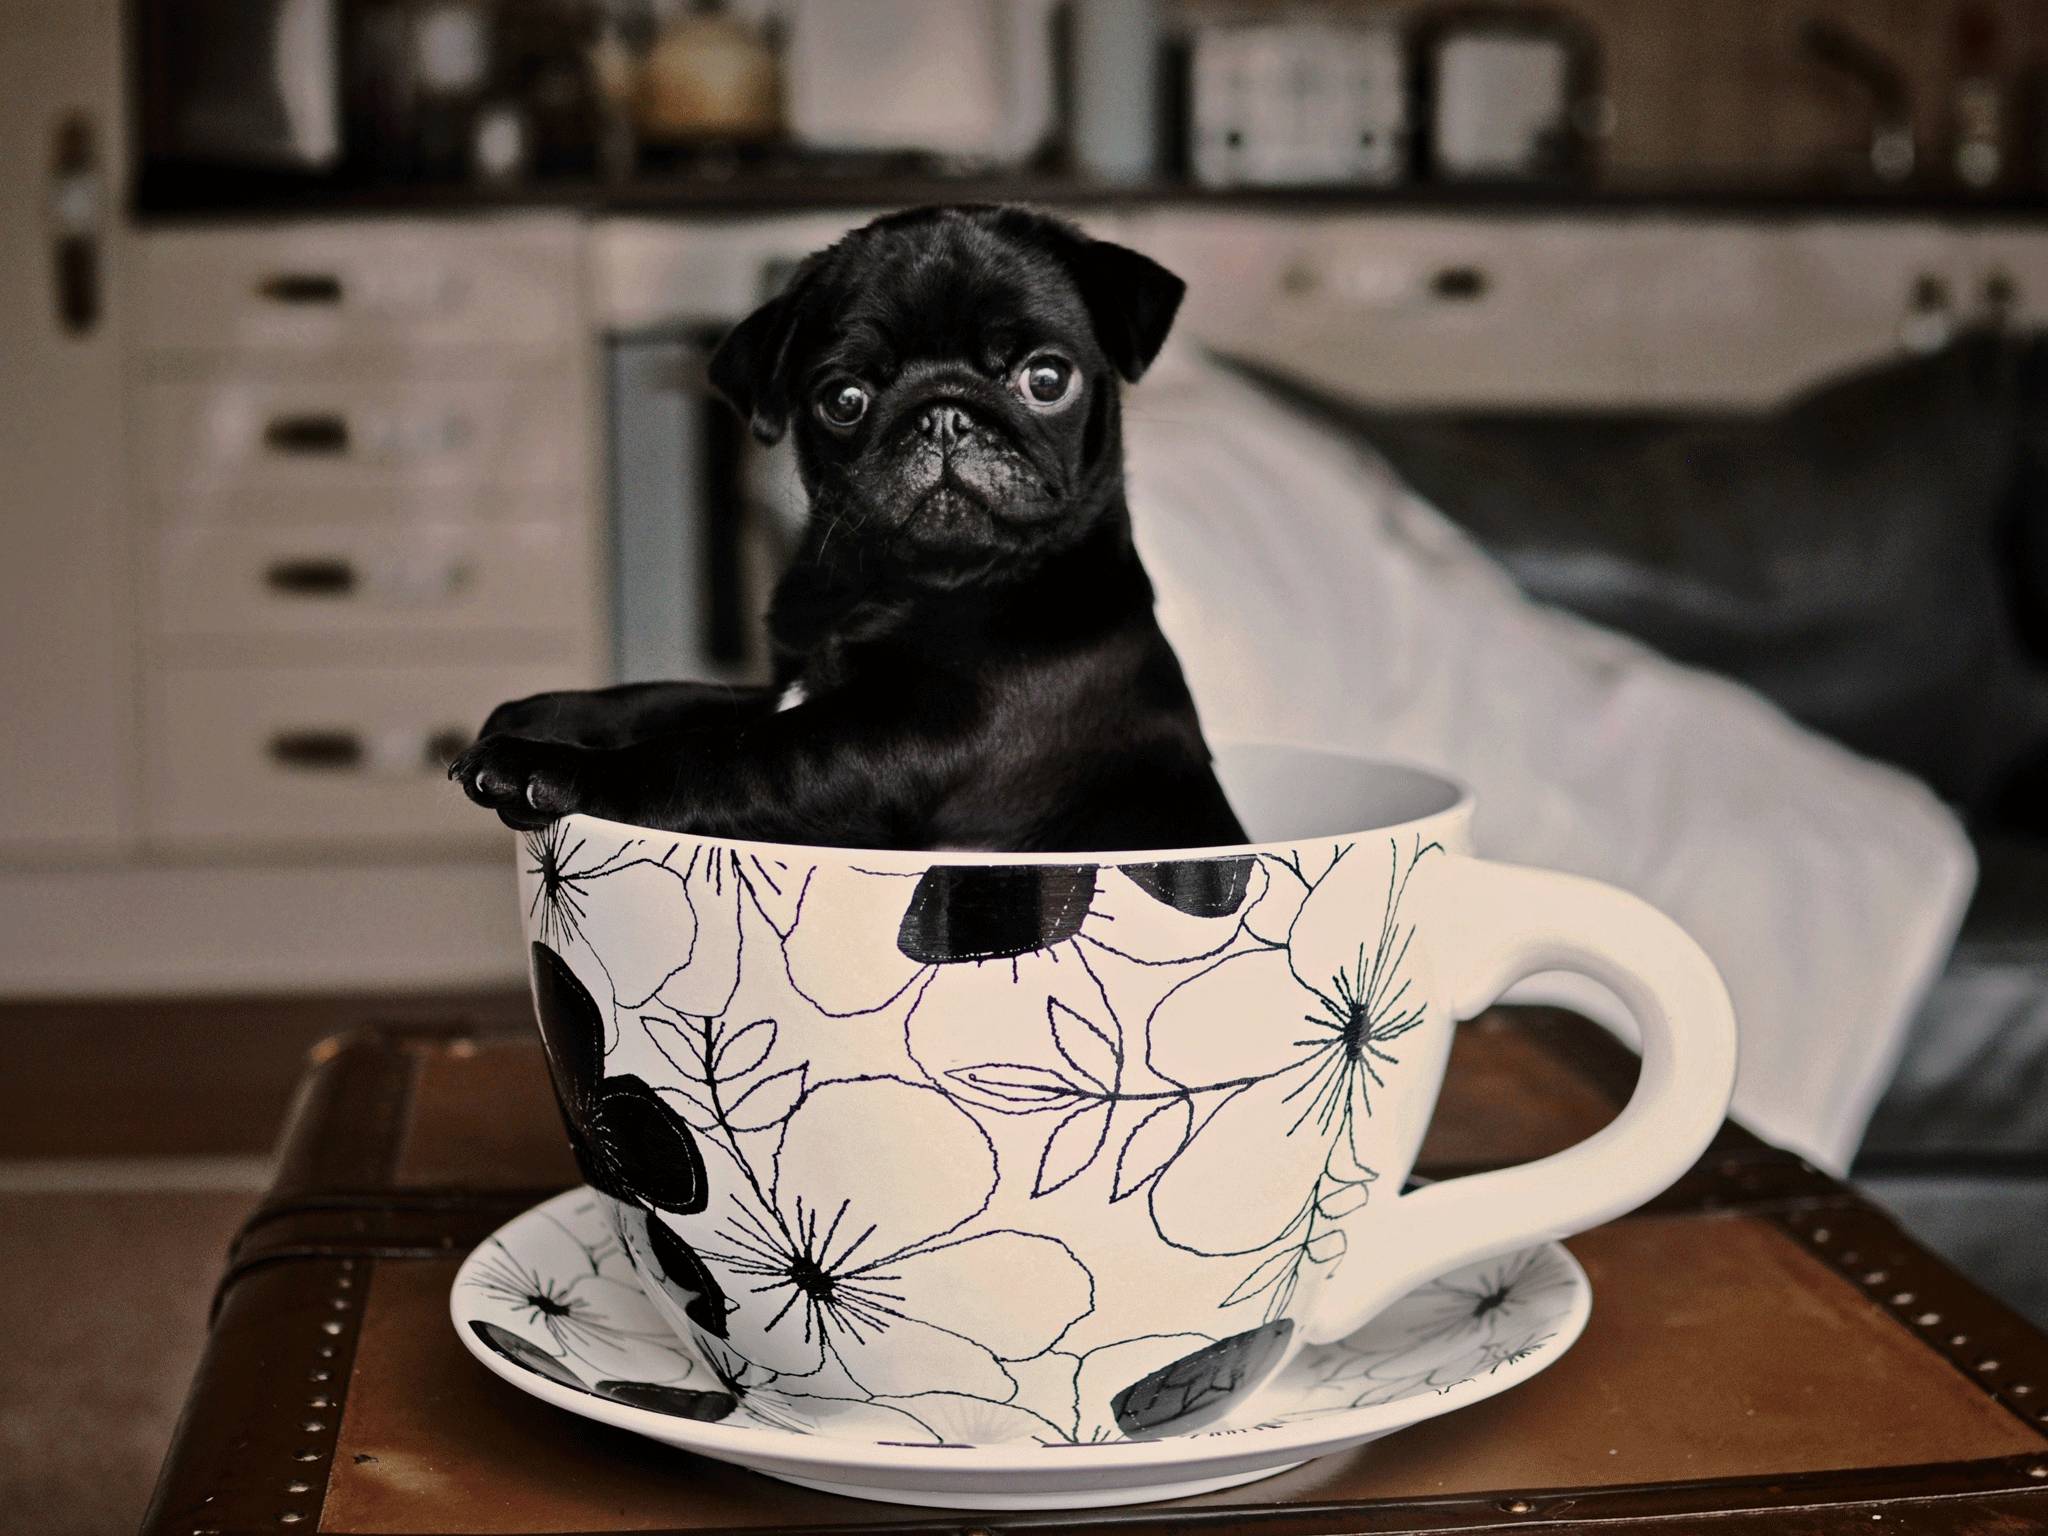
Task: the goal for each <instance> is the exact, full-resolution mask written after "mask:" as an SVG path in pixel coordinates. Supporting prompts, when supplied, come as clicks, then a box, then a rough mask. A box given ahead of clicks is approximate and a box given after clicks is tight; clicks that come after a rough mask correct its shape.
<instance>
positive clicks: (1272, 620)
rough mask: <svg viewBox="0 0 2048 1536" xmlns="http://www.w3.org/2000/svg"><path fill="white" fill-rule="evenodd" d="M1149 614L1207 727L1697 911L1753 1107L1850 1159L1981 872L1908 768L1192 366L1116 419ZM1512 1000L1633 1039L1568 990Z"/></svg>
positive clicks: (1776, 1124)
mask: <svg viewBox="0 0 2048 1536" xmlns="http://www.w3.org/2000/svg"><path fill="white" fill-rule="evenodd" d="M1126 422H1127V426H1126V433H1127V442H1128V446H1129V452H1130V464H1131V504H1132V511H1133V516H1134V518H1135V521H1136V525H1137V536H1138V543H1139V547H1140V549H1141V551H1142V553H1143V555H1144V558H1145V561H1146V564H1147V566H1148V567H1149V569H1150V571H1151V573H1152V576H1153V579H1154V581H1155V583H1156V584H1157V586H1158V589H1159V599H1160V602H1159V615H1160V620H1161V623H1162V624H1163V625H1164V627H1165V629H1166V632H1167V635H1168V637H1169V638H1170V639H1171V640H1172V641H1173V643H1174V646H1175V647H1176V649H1177V650H1178V651H1179V653H1180V658H1181V662H1182V665H1183V666H1184V668H1185V669H1186V672H1187V676H1188V681H1189V684H1190V686H1191V687H1192V688H1193V690H1194V694H1195V699H1196V702H1197V704H1198V705H1199V706H1200V708H1201V712H1202V719H1203V724H1204V726H1205V728H1206V729H1207V731H1208V734H1209V736H1210V739H1211V740H1212V741H1229V740H1243V739H1263V740H1278V741H1290V742H1298V743H1302V744H1306V745H1315V746H1329V747H1336V748H1341V749H1344V750H1348V751H1353V752H1359V753H1364V754H1369V755H1373V756H1381V757H1388V758H1395V759H1401V760H1405V761H1409V762H1414V763H1420V764H1424V765H1427V766H1431V767H1435V768H1438V769H1440V770H1443V771H1446V772H1448V773H1450V774H1451V775H1453V776H1454V777H1456V778H1459V779H1462V780H1464V781H1465V782H1466V783H1467V784H1469V785H1470V786H1471V787H1472V788H1473V789H1474V790H1476V791H1477V793H1478V796H1479V818H1478V826H1477V837H1478V842H1479V847H1480V849H1481V851H1482V852H1484V853H1486V854H1488V855H1490V856H1492V857H1495V858H1501V859H1507V860H1511V861H1514V862H1518V863H1529V864H1541V865H1548V866H1551V867H1553V868H1558V869H1568V870H1574V871H1577V872H1580V873H1583V874H1589V875H1593V876H1596V877H1598V878H1600V879H1603V880H1608V881H1611V882H1613V883H1614V884H1616V885H1620V886H1623V887H1626V888H1627V889H1629V890H1632V891H1635V892H1637V893H1638V894H1640V895H1642V896H1643V897H1645V898H1647V899H1648V900H1650V901H1651V902H1653V903H1655V904H1656V905H1657V906H1659V907H1661V908H1663V909H1664V910H1665V911H1666V912H1668V913H1670V914H1671V915H1672V916H1673V917H1675V918H1676V919H1677V920H1678V921H1679V922H1680V923H1682V924H1683V925H1684V926H1685V927H1686V928H1687V929H1688V930H1689V931H1690V932H1691V933H1692V934H1693V935H1694V936H1695V937H1696V938H1698V939H1699V941H1700V942H1701V944H1703V945H1704V946H1705V947H1706V949H1707V951H1708V952H1709V953H1710V954H1711V955H1712V956H1713V957H1714V959H1715V961H1716V962H1717V963H1718V964H1719V966H1720V967H1721V970H1722V972H1723V974H1724V975H1725V976H1726V977H1727V980H1728V985H1729V990H1730V991H1731V993H1732V994H1733V996H1734V999H1735V1004H1736V1010H1737V1013H1738V1016H1739V1018H1740V1020H1741V1029H1742V1053H1743V1054H1742V1069H1741V1075H1740V1078H1739V1080H1738V1083H1737V1086H1736V1090H1735V1108H1736V1112H1737V1113H1738V1114H1739V1115H1740V1116H1741V1117H1742V1118H1743V1119H1744V1120H1745V1121H1746V1122H1747V1123H1748V1124H1749V1125H1750V1126H1751V1127H1752V1128H1754V1129H1755V1130H1757V1131H1758V1132H1759V1133H1760V1134H1762V1135H1764V1136H1766V1137H1768V1138H1770V1139H1771V1140H1774V1141H1777V1142H1779V1143H1781V1144H1783V1145H1786V1146H1789V1147H1792V1148H1794V1149H1796V1150H1798V1151H1800V1152H1803V1153H1805V1154H1806V1155H1807V1156H1809V1157H1811V1158H1813V1159H1814V1160H1815V1161H1817V1162H1819V1163H1820V1164H1822V1165H1823V1166H1825V1167H1828V1168H1830V1169H1833V1170H1836V1171H1840V1170H1841V1169H1842V1168H1843V1167H1844V1166H1845V1165H1846V1164H1847V1162H1848V1160H1849V1158H1850V1156H1851V1154H1852V1153H1853V1152H1854V1150H1855V1148H1856V1144H1857V1142H1858V1140H1859V1139H1860V1137H1861V1135H1862V1132H1863V1127H1864V1123H1865V1121H1866V1120H1867V1119H1868V1117H1869V1114H1870V1111H1871V1109H1872V1107H1873V1105H1874V1104H1875V1102H1876V1099H1877V1096H1878V1095H1879V1093H1881V1092H1882V1090H1883V1088H1884V1086H1885V1083H1886V1081H1887V1080H1888V1079H1889V1077H1890V1075H1891V1071H1892V1068H1893V1066H1894V1065H1895V1062H1896V1058H1897V1054H1898V1051H1899V1048H1900V1045H1901V1042H1902V1039H1903V1035H1904V1032H1905V1027H1906V1024H1907V1022H1908V1020H1909V1017H1910V1015H1911V1013H1912V1010H1913V1009H1914V1007H1915V1006H1916V1004H1917V1003H1918V1001H1919V999H1920V998H1921V996H1922V994H1923V993H1924V992H1925V990H1926V989H1927V987H1928V986H1929V984H1930V983H1931V981H1932V979H1933V977H1934V976H1935V974H1936V973H1937V972H1938V971H1939V969H1940V967H1941V965H1942V962H1943V960H1944V959H1945V957H1946V956H1947V954H1948V951H1949V948H1950V945H1951V943H1952V942H1953V940H1954V936H1955V930H1956V927H1957V925H1958V923H1959V922H1960V920H1961V916H1962V910H1963V907H1964V905H1965V904H1966V902H1967V900H1968V896H1969V892H1970V889H1971V885H1972V883H1973V881H1974V878H1975V862H1974V859H1973V857H1972V854H1971V852H1970V847H1969V843H1968V841H1967V839H1966V838H1965V836H1964V834H1963V831H1962V828H1961V826H1960V825H1959V824H1958V823H1957V821H1956V820H1955V818H1954V817H1953V816H1952V815H1951V814H1950V813H1949V812H1948V811H1947V810H1946V809H1945V808H1944V807H1943V806H1942V805H1941V804H1940V803H1939V802H1938V801H1937V800H1936V799H1935V798H1934V797H1933V796H1932V795H1931V794H1930V793H1929V792H1928V791H1927V790H1926V789H1925V788H1924V787H1922V786H1921V785H1920V784H1919V783H1918V782H1917V781H1915V780H1913V779H1911V778H1909V777H1907V776H1906V775H1904V774H1901V773H1898V772H1896V771H1894V770H1892V769H1889V768H1885V767H1882V766H1879V765H1878V764H1875V763H1872V762H1869V761H1867V760H1865V759H1862V758H1860V757H1857V756H1855V755H1853V754H1852V753H1850V752H1848V751H1847V750H1845V749H1843V748H1841V747H1838V746H1836V745H1834V744H1832V743H1830V742H1828V741H1826V740H1824V739H1822V738H1821V737H1819V736H1816V735H1814V734H1813V733H1811V732H1809V731H1806V730H1804V729H1802V728H1801V727H1800V726H1798V725H1796V724H1794V723H1793V722H1792V721H1790V720H1789V719H1787V718H1786V717H1785V716H1784V715H1782V714H1780V713H1779V712H1778V711H1777V710H1776V709H1775V708H1774V707H1772V706H1771V705H1770V704H1768V703H1767V702H1765V701H1764V700H1763V699H1761V698H1760V697H1758V696H1757V695H1755V694H1754V693H1751V692H1750V691H1749V690H1747V689H1745V688H1743V687H1741V686H1740V685H1738V684H1735V683H1733V682H1730V681H1727V680H1724V679H1721V678H1718V677H1714V676H1710V675H1708V674H1705V673H1701V672H1697V671H1693V670H1690V669H1687V668H1684V667H1680V666H1678V665H1675V664H1674V663H1671V662H1669V661H1666V660H1664V659H1663V658H1662V657H1659V656H1657V655H1655V654H1654V653H1652V652H1650V651H1648V650H1647V649H1645V648H1644V647H1642V646H1640V645H1638V644H1636V643H1634V642H1633V641H1630V640H1628V639H1625V638H1623V637H1621V636H1618V635H1615V634H1613V633H1611V632H1609V631H1606V630H1603V629H1600V628H1598V627H1596V626H1594V625H1592V624H1588V623H1586V622H1583V621H1581V620H1579V619H1576V618H1573V617H1571V616H1570V615H1567V614H1564V613H1561V612H1557V611H1555V610H1551V609H1546V608H1542V607H1539V606H1537V605H1535V604H1533V603H1531V602H1529V601H1528V600H1527V599H1525V598H1524V597H1523V596H1522V595H1521V594H1520V593H1519V592H1518V591H1517V590H1516V588H1515V587H1514V585H1513V584H1512V583H1511V582H1510V580H1509V579H1508V577H1507V576H1506V575H1505V574H1504V573H1503V572H1502V571H1501V570H1500V569H1499V568H1498V567H1497V566H1495V565H1494V564H1493V563H1492V562H1491V561H1490V560H1489V559H1488V558H1487V557H1486V556H1485V555H1484V554H1483V553H1482V552H1481V551H1480V550H1479V549H1478V548H1477V547H1476V546H1474V545H1473V544H1472V543H1471V542H1470V541H1469V540H1467V539H1466V538H1465V537H1464V536H1463V535H1462V534H1461V533H1460V532H1459V531H1458V530H1457V529H1456V528H1454V527H1453V526H1452V525H1451V524H1450V523H1449V522H1448V521H1447V520H1446V519H1445V518H1444V517H1443V516H1442V514H1440V513H1438V512H1437V511H1435V510H1434V509H1433V508H1431V507H1430V506H1428V505H1427V504H1425V503H1424V502H1422V501H1421V500H1420V499H1419V498H1418V497H1417V496H1415V495H1414V494H1413V493H1412V492H1411V491H1409V490H1408V489H1407V488H1406V487H1405V486H1403V485H1402V484H1401V483H1400V481H1399V480H1398V479H1397V478H1396V477H1395V476H1394V475H1393V473H1392V472H1391V471H1390V470H1389V469H1388V468H1387V467H1386V465H1384V464H1383V463H1381V462H1380V461H1379V460H1377V459H1376V458H1375V457H1374V456H1373V455H1372V454H1371V453H1370V452H1369V451H1367V450H1364V449H1362V448H1361V447H1360V446H1359V445H1358V444H1356V443H1355V442H1353V441H1352V440H1351V439H1349V438H1347V437H1345V436H1343V435H1342V434H1340V433H1338V432H1335V431H1333V430H1332V429H1330V428H1328V427H1327V426H1324V425H1323V424H1321V423H1318V422H1315V421H1312V420H1310V419H1308V418H1306V417H1305V416H1303V415H1302V414H1301V413H1299V412H1297V411H1294V410H1291V409H1290V408H1288V407H1287V406H1285V405H1284V404H1282V403H1281V402H1279V401H1277V400H1274V399H1272V398H1271V397H1269V396H1267V395H1265V394H1263V393H1262V392H1260V391H1259V390H1257V389H1256V388H1254V387H1253V386H1251V385H1250V384H1248V383H1246V382H1244V381H1243V380H1241V379H1239V378H1238V377H1237V376H1235V375H1233V374H1231V373H1229V372H1228V371H1227V370H1225V369H1223V368H1221V367H1218V366H1217V365H1215V364H1212V363H1209V362H1206V361H1204V360H1202V359H1200V358H1198V357H1196V356H1194V355H1193V354H1192V353H1186V352H1177V351H1173V350H1171V349H1170V350H1169V353H1168V355H1167V356H1166V357H1163V358H1162V359H1161V360H1160V363H1159V364H1158V365H1157V366H1156V367H1155V369H1154V371H1153V373H1152V375H1151V376H1150V377H1148V378H1147V380H1146V381H1145V383H1144V384H1143V385H1141V386H1140V387H1139V388H1137V389H1136V390H1134V391H1132V392H1131V394H1130V396H1129V398H1128V401H1127V407H1126ZM1517 996H1521V997H1529V998H1531V999H1534V998H1538V997H1540V998H1545V999H1548V1000H1554V1001H1561V1002H1569V1003H1572V1004H1574V1005H1575V1006H1579V1007H1580V1008H1581V1009H1582V1011H1586V1012H1590V1013H1592V1014H1594V1015H1595V1016H1596V1017H1601V1018H1603V1019H1604V1020H1605V1021H1607V1022H1609V1023H1613V1024H1616V1026H1617V1027H1621V1026H1620V1021H1619V1020H1618V1019H1617V1018H1616V1017H1615V1015H1616V1014H1617V1013H1618V1011H1619V1010H1618V1008H1617V1007H1616V1006H1615V1005H1614V1004H1613V1000H1612V999H1611V998H1608V997H1607V996H1606V995H1605V994H1603V993H1599V992H1597V990H1595V989H1592V988H1590V986H1589V985H1588V984H1586V983H1583V982H1578V981H1577V980H1576V979H1569V980H1566V979H1559V978H1544V979H1543V981H1542V982H1541V983H1538V984H1534V985H1533V986H1532V987H1527V988H1524V989H1522V990H1521V991H1520V992H1518V993H1517Z"/></svg>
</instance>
